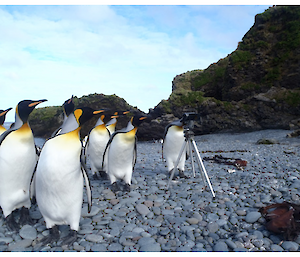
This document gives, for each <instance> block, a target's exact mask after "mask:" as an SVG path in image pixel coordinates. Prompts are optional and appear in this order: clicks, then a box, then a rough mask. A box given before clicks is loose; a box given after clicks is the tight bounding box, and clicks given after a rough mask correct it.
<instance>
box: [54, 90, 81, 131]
mask: <svg viewBox="0 0 300 257" xmlns="http://www.w3.org/2000/svg"><path fill="white" fill-rule="evenodd" d="M74 108H75V107H74V103H73V95H72V97H71V98H70V99H68V100H66V101H65V102H64V104H63V115H64V120H63V123H62V125H61V126H60V127H59V128H58V129H56V130H55V131H54V132H53V133H52V135H51V137H54V136H55V135H57V134H58V133H59V131H60V130H61V129H62V127H63V126H64V124H65V123H66V120H67V118H68V117H69V115H70V114H71V113H73V111H74Z"/></svg>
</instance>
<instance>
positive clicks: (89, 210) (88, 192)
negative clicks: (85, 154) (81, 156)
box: [81, 166, 92, 213]
mask: <svg viewBox="0 0 300 257" xmlns="http://www.w3.org/2000/svg"><path fill="white" fill-rule="evenodd" d="M81 172H82V175H83V177H84V181H85V188H86V194H87V200H88V213H90V212H91V209H92V190H91V187H90V181H89V178H88V176H87V174H86V172H85V170H84V168H83V167H82V166H81Z"/></svg>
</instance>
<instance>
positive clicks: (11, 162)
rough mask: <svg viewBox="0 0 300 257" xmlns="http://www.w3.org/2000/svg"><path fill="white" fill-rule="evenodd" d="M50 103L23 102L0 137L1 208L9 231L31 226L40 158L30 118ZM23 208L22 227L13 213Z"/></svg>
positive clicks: (40, 101)
mask: <svg viewBox="0 0 300 257" xmlns="http://www.w3.org/2000/svg"><path fill="white" fill-rule="evenodd" d="M45 101H47V100H39V101H32V100H23V101H21V102H19V103H18V105H17V107H16V114H15V123H14V125H13V126H11V127H10V128H9V129H8V130H6V131H5V132H4V133H2V134H1V136H0V167H1V168H0V178H1V179H0V205H1V207H2V211H3V214H4V216H5V218H6V224H7V227H8V229H10V230H15V231H18V230H19V228H20V226H19V224H20V225H24V224H26V223H31V222H32V220H31V218H30V217H29V208H30V206H31V202H30V197H29V188H30V181H31V177H32V174H33V171H34V168H35V166H36V162H37V154H36V148H35V143H34V138H33V134H32V131H31V129H30V126H29V124H28V116H29V114H30V113H31V112H32V111H33V109H34V108H35V107H36V106H37V105H38V104H40V103H42V102H45ZM19 208H21V216H20V220H19V224H18V223H17V222H16V220H15V218H14V213H15V211H17V209H19Z"/></svg>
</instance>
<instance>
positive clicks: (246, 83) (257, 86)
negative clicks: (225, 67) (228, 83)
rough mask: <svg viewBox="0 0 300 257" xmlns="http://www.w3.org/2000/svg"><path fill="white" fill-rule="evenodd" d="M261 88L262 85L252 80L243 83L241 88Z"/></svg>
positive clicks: (249, 89) (250, 89)
mask: <svg viewBox="0 0 300 257" xmlns="http://www.w3.org/2000/svg"><path fill="white" fill-rule="evenodd" d="M259 88H260V85H258V84H256V83H254V82H250V81H248V82H245V83H242V84H241V89H243V90H248V91H252V90H258V89H259Z"/></svg>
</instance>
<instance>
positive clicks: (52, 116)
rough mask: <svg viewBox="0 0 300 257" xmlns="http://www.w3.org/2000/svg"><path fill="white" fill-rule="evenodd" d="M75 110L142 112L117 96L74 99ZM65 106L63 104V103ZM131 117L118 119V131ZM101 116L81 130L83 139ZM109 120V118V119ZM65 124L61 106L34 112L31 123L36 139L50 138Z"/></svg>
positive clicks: (90, 121) (38, 109)
mask: <svg viewBox="0 0 300 257" xmlns="http://www.w3.org/2000/svg"><path fill="white" fill-rule="evenodd" d="M73 101H74V105H75V109H76V108H80V107H83V106H87V107H91V108H93V109H95V110H100V109H107V110H110V111H111V112H114V111H117V110H120V111H131V112H141V111H140V110H139V109H137V108H136V107H133V106H131V105H129V104H128V103H127V102H126V101H125V100H124V99H123V98H120V97H118V96H116V95H104V94H96V93H95V94H90V95H88V96H82V97H80V98H77V97H76V96H75V97H74V99H73ZM62 104H63V103H62ZM130 115H132V114H129V115H128V116H122V117H119V118H118V123H117V127H116V129H121V128H123V127H125V126H126V125H127V123H128V121H129V120H130ZM99 117H100V115H99V116H97V117H93V118H92V119H91V120H89V121H87V122H86V123H85V124H83V126H82V129H81V137H84V136H85V135H87V134H88V133H89V131H90V130H91V129H92V128H93V127H94V125H95V124H96V122H97V120H98V119H99ZM108 120H109V118H108ZM62 122H63V108H62V107H61V106H53V107H45V108H37V109H36V110H34V111H33V112H32V113H31V115H30V117H29V123H30V126H31V128H32V131H33V134H34V136H35V137H42V138H48V137H50V136H51V134H52V133H53V132H54V131H55V130H56V129H57V128H58V127H59V126H60V125H61V124H62Z"/></svg>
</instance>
